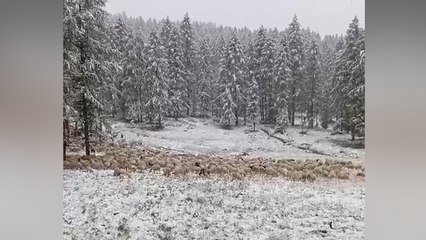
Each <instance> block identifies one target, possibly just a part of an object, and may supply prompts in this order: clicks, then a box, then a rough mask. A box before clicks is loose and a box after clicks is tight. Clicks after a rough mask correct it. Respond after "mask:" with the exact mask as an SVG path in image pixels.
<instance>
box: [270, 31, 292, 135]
mask: <svg viewBox="0 0 426 240" xmlns="http://www.w3.org/2000/svg"><path fill="white" fill-rule="evenodd" d="M288 58H289V50H288V46H287V42H286V39H285V38H284V39H282V40H281V44H280V45H279V49H278V54H277V58H276V59H275V66H274V69H275V79H274V80H275V81H274V85H275V92H274V95H275V103H274V108H275V111H276V113H277V120H276V125H275V128H276V131H277V132H283V131H284V128H285V126H286V125H287V122H288V121H287V118H288V114H287V113H288V102H289V100H290V91H289V89H290V88H289V86H290V77H291V70H290V68H289V67H288V65H289V60H288Z"/></svg>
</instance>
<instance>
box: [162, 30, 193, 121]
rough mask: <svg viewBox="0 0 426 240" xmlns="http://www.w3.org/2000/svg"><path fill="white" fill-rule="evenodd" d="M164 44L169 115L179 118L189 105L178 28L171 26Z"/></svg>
mask: <svg viewBox="0 0 426 240" xmlns="http://www.w3.org/2000/svg"><path fill="white" fill-rule="evenodd" d="M168 42H169V43H168V45H167V46H166V49H165V50H166V56H167V65H168V81H169V86H170V87H169V92H168V95H169V100H170V106H169V115H170V116H172V117H174V118H179V117H181V116H182V114H183V113H184V110H185V109H187V108H188V107H189V104H188V98H187V94H186V89H187V83H186V81H185V79H184V76H185V71H184V69H185V66H184V65H183V63H182V50H181V46H182V44H181V41H180V36H179V29H178V28H177V27H175V26H173V27H172V31H171V35H170V39H169V40H168Z"/></svg>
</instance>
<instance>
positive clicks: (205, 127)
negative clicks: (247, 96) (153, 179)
mask: <svg viewBox="0 0 426 240" xmlns="http://www.w3.org/2000/svg"><path fill="white" fill-rule="evenodd" d="M164 122H165V128H164V129H162V130H160V131H152V130H148V129H147V126H146V125H137V124H130V123H124V122H114V123H113V124H112V127H113V131H117V132H120V133H122V134H123V137H124V138H125V139H126V141H127V142H136V143H138V144H140V145H142V146H145V147H155V148H161V149H167V150H169V151H175V152H183V153H195V154H197V153H201V154H215V155H230V154H241V153H248V154H249V155H250V156H256V157H266V158H269V157H271V158H294V159H304V158H310V159H317V158H320V159H324V158H334V159H339V160H348V159H349V160H354V159H359V160H364V157H365V150H364V149H355V148H350V147H345V146H342V145H339V144H338V143H339V142H342V143H345V142H350V141H349V139H350V135H349V134H342V135H331V130H322V129H318V130H309V131H308V132H307V134H300V128H299V127H289V128H288V129H287V131H286V134H285V135H283V134H276V136H277V137H280V138H282V139H284V140H286V141H288V143H287V144H284V143H283V142H281V141H280V140H278V139H276V138H273V137H270V136H268V134H266V133H265V132H264V131H262V130H260V129H266V130H267V131H268V132H273V130H272V128H271V127H270V126H267V125H260V126H258V129H259V130H258V131H256V132H250V131H249V129H250V127H249V126H240V127H234V128H233V129H232V130H225V129H222V128H220V127H219V126H217V124H216V123H215V122H213V121H212V120H209V119H198V118H183V119H178V120H174V119H166V120H165V121H164Z"/></svg>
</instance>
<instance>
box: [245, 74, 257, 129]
mask: <svg viewBox="0 0 426 240" xmlns="http://www.w3.org/2000/svg"><path fill="white" fill-rule="evenodd" d="M247 95H248V96H247V98H248V100H247V113H248V119H249V122H250V123H251V124H252V125H253V131H256V123H257V121H258V117H259V86H258V84H257V82H256V79H254V77H253V78H252V80H251V82H250V85H249V88H248V91H247Z"/></svg>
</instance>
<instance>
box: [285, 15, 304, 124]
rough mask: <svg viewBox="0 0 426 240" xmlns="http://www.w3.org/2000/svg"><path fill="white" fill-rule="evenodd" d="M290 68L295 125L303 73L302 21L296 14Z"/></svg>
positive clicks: (291, 28)
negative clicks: (300, 21)
mask: <svg viewBox="0 0 426 240" xmlns="http://www.w3.org/2000/svg"><path fill="white" fill-rule="evenodd" d="M288 48H289V53H290V54H289V62H290V64H289V68H290V70H291V80H290V84H289V88H290V101H289V118H290V119H289V120H290V122H291V125H292V126H294V119H295V112H296V105H297V100H298V96H299V94H300V87H301V85H302V81H303V78H302V74H303V40H302V33H301V27H300V23H299V22H298V19H297V16H296V15H295V16H294V18H293V21H292V22H291V23H290V26H289V30H288Z"/></svg>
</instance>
